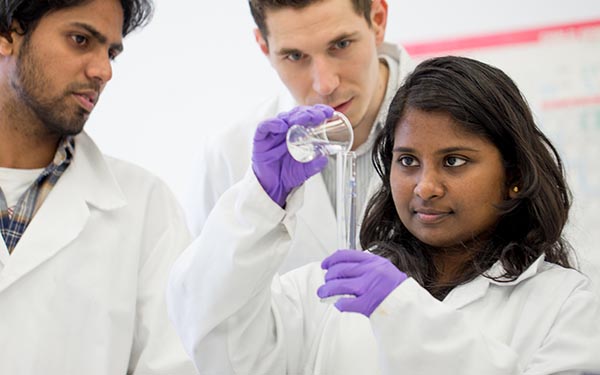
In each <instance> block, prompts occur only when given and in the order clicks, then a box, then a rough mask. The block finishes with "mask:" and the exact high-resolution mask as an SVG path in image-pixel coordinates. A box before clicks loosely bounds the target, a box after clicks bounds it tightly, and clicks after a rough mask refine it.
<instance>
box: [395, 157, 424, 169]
mask: <svg viewBox="0 0 600 375" xmlns="http://www.w3.org/2000/svg"><path fill="white" fill-rule="evenodd" d="M398 162H399V163H400V164H401V165H402V166H404V167H416V166H418V165H419V163H418V162H417V159H415V158H413V157H412V156H401V157H399V158H398Z"/></svg>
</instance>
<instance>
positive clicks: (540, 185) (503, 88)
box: [360, 56, 573, 299]
mask: <svg viewBox="0 0 600 375" xmlns="http://www.w3.org/2000/svg"><path fill="white" fill-rule="evenodd" d="M409 109H416V110H420V111H425V112H432V113H433V112H435V113H444V114H448V115H449V116H451V118H453V119H454V120H455V121H456V122H457V123H458V124H460V126H462V127H463V128H464V129H465V130H466V131H467V132H469V133H471V134H476V135H478V136H481V137H484V138H486V139H487V140H489V141H490V142H491V143H492V144H494V145H495V146H496V147H497V148H498V150H499V151H500V153H501V155H502V159H503V163H504V167H505V172H506V176H507V179H508V181H507V186H518V187H519V189H520V190H519V192H518V195H517V197H516V198H515V199H510V198H509V197H507V199H506V200H505V201H504V202H502V205H501V207H498V209H499V210H500V215H501V217H500V219H499V223H498V225H497V227H496V229H495V231H494V233H493V235H492V238H491V240H490V241H488V242H487V243H486V244H485V245H483V247H482V248H480V249H473V251H475V253H474V254H473V256H472V257H471V259H470V260H469V261H468V262H467V264H465V265H464V267H463V269H462V270H461V271H462V277H461V278H459V279H458V280H454V281H452V282H451V283H446V284H440V283H439V282H437V281H436V280H437V278H438V271H437V270H436V267H435V265H434V262H433V254H434V250H433V249H431V248H428V246H427V245H425V244H423V243H422V242H421V241H419V240H417V239H416V238H415V237H414V236H413V235H412V234H411V233H410V232H409V231H408V230H407V229H406V227H405V226H404V225H403V224H402V222H401V221H400V220H399V218H398V214H397V213H396V210H395V206H394V202H393V200H392V192H391V190H390V170H391V165H392V149H393V146H394V131H395V128H396V125H397V124H398V123H399V122H400V121H401V120H402V118H403V116H404V115H405V114H406V113H407V111H408V110H409ZM372 159H373V163H374V165H375V168H376V170H377V173H378V174H379V176H380V177H381V179H382V186H381V188H380V189H379V190H378V192H377V193H376V194H375V195H374V196H373V197H372V198H371V200H370V201H369V204H368V207H367V210H366V213H365V219H364V222H363V225H362V227H361V233H360V237H361V244H362V246H363V248H368V247H376V250H374V253H376V254H378V255H381V256H383V257H386V258H388V259H389V260H390V261H391V262H392V263H394V264H395V265H396V266H397V267H398V268H399V269H400V270H402V271H404V272H406V273H407V274H409V275H410V276H412V277H413V278H414V279H415V280H416V281H417V282H419V283H420V284H421V285H423V286H424V287H425V288H426V289H428V290H429V291H430V293H432V294H433V295H434V296H436V297H437V298H440V299H441V298H443V297H444V296H445V295H446V294H447V293H448V292H449V291H450V290H451V289H452V288H453V287H455V286H457V285H460V284H462V283H465V282H467V281H470V280H472V279H473V278H475V277H477V276H478V275H481V274H485V271H486V270H488V269H489V267H491V266H492V265H493V264H494V263H495V262H497V261H501V262H502V265H503V266H504V268H505V270H506V273H505V275H502V279H503V280H505V279H508V280H514V279H516V278H517V277H518V276H519V275H520V274H521V273H522V272H523V271H524V270H525V269H527V267H529V266H530V265H531V264H532V263H533V262H534V261H535V260H536V259H537V258H538V257H539V256H541V255H542V254H545V259H546V261H549V262H552V263H556V264H558V265H561V266H564V267H569V268H572V267H573V266H572V265H571V262H572V261H573V259H572V258H571V256H572V253H571V246H570V245H569V243H568V242H567V241H566V239H565V238H564V237H563V234H562V232H563V228H564V226H565V224H566V222H567V219H568V214H569V209H570V206H571V193H570V190H569V188H568V185H567V182H566V179H565V175H564V169H563V163H562V161H561V158H560V156H559V154H558V152H557V150H556V148H555V147H554V146H553V145H552V143H551V142H550V140H549V139H548V138H547V137H546V136H545V135H544V134H543V133H542V132H541V130H540V129H539V128H538V127H537V126H536V124H535V121H534V119H533V115H532V113H531V110H530V108H529V106H528V105H527V102H526V101H525V99H524V98H523V96H522V94H521V92H520V91H519V89H518V88H517V86H516V85H515V83H514V82H513V81H512V80H511V79H510V78H509V77H508V76H507V75H506V74H505V73H503V72H502V71H501V70H499V69H497V68H495V67H492V66H490V65H487V64H485V63H482V62H479V61H476V60H473V59H469V58H465V57H455V56H446V57H438V58H433V59H429V60H426V61H424V62H422V63H421V64H419V65H418V66H417V68H416V69H415V70H414V71H413V72H412V73H411V74H410V75H409V76H408V77H407V78H406V80H405V81H404V83H403V84H402V86H401V87H400V89H399V90H398V92H397V93H396V95H395V97H394V99H393V100H392V102H391V104H390V108H389V112H388V116H387V120H386V123H385V127H384V129H383V130H382V132H381V133H380V134H379V136H378V138H377V141H376V143H375V147H374V149H373V154H372Z"/></svg>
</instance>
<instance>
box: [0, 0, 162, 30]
mask: <svg viewBox="0 0 600 375" xmlns="http://www.w3.org/2000/svg"><path fill="white" fill-rule="evenodd" d="M89 1H90V0H43V1H40V0H0V5H1V7H0V35H2V36H4V37H5V38H8V39H9V40H11V39H12V37H11V32H12V31H14V30H13V29H12V28H13V26H12V23H13V21H16V22H18V23H19V26H20V29H21V30H20V31H21V32H22V33H23V35H25V34H27V33H28V32H29V31H31V30H32V29H34V28H35V26H36V25H37V23H38V22H39V20H40V19H41V18H42V17H43V16H44V15H46V14H47V13H49V12H52V11H56V10H60V9H64V8H71V7H75V6H79V5H82V4H85V3H86V2H89ZM120 1H121V5H122V6H123V29H122V32H123V36H126V35H127V34H129V33H130V32H132V31H133V30H135V29H136V28H138V27H141V26H144V25H145V24H146V23H147V22H148V21H149V20H150V18H151V17H152V12H153V5H152V1H151V0H120Z"/></svg>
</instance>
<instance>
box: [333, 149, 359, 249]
mask: <svg viewBox="0 0 600 375" xmlns="http://www.w3.org/2000/svg"><path fill="white" fill-rule="evenodd" d="M336 184H337V186H336V217H337V226H338V230H337V233H338V247H339V248H340V249H357V246H356V237H357V236H356V234H357V233H356V227H357V226H356V154H355V153H354V152H353V151H348V152H340V153H338V154H336Z"/></svg>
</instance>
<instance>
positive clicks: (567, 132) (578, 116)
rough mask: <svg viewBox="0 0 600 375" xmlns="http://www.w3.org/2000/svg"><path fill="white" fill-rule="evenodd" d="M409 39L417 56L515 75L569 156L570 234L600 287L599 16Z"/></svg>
mask: <svg viewBox="0 0 600 375" xmlns="http://www.w3.org/2000/svg"><path fill="white" fill-rule="evenodd" d="M404 47H405V48H406V49H407V51H408V52H409V54H410V55H411V56H412V57H413V59H414V60H415V61H416V62H418V61H422V60H424V59H426V58H428V57H432V56H440V55H461V56H468V57H472V58H475V59H478V60H481V61H484V62H486V63H489V64H491V65H494V66H496V67H498V68H500V69H502V70H504V71H505V72H506V73H507V74H508V75H510V76H511V77H512V78H513V79H514V80H515V82H516V83H517V85H518V86H519V88H520V89H521V91H522V92H523V94H524V96H525V98H526V99H527V101H528V102H529V104H530V106H531V108H532V110H533V112H534V115H535V117H536V120H537V122H538V126H540V128H541V129H542V131H543V132H544V133H545V134H546V135H547V136H548V137H549V138H550V139H551V141H552V142H553V143H554V145H555V146H556V147H557V148H558V150H559V153H560V154H561V157H562V158H563V160H564V162H565V167H566V171H567V177H568V180H569V183H570V187H571V190H572V193H573V208H572V210H571V216H570V220H569V223H568V224H567V230H566V234H567V238H568V239H569V241H570V242H571V244H572V245H573V247H574V248H575V249H576V251H577V254H578V259H579V263H580V268H581V269H582V270H583V271H584V272H586V273H587V274H589V275H590V276H591V277H592V279H593V281H594V282H595V283H596V285H597V286H598V287H599V288H600V252H599V251H598V244H600V19H598V20H590V21H587V22H577V23H568V24H560V25H549V26H547V27H538V28H532V29H525V30H511V31H505V32H502V33H496V34H486V35H475V36H469V37H463V38H457V39H448V40H436V41H429V42H423V43H413V44H410V43H409V44H404Z"/></svg>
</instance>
